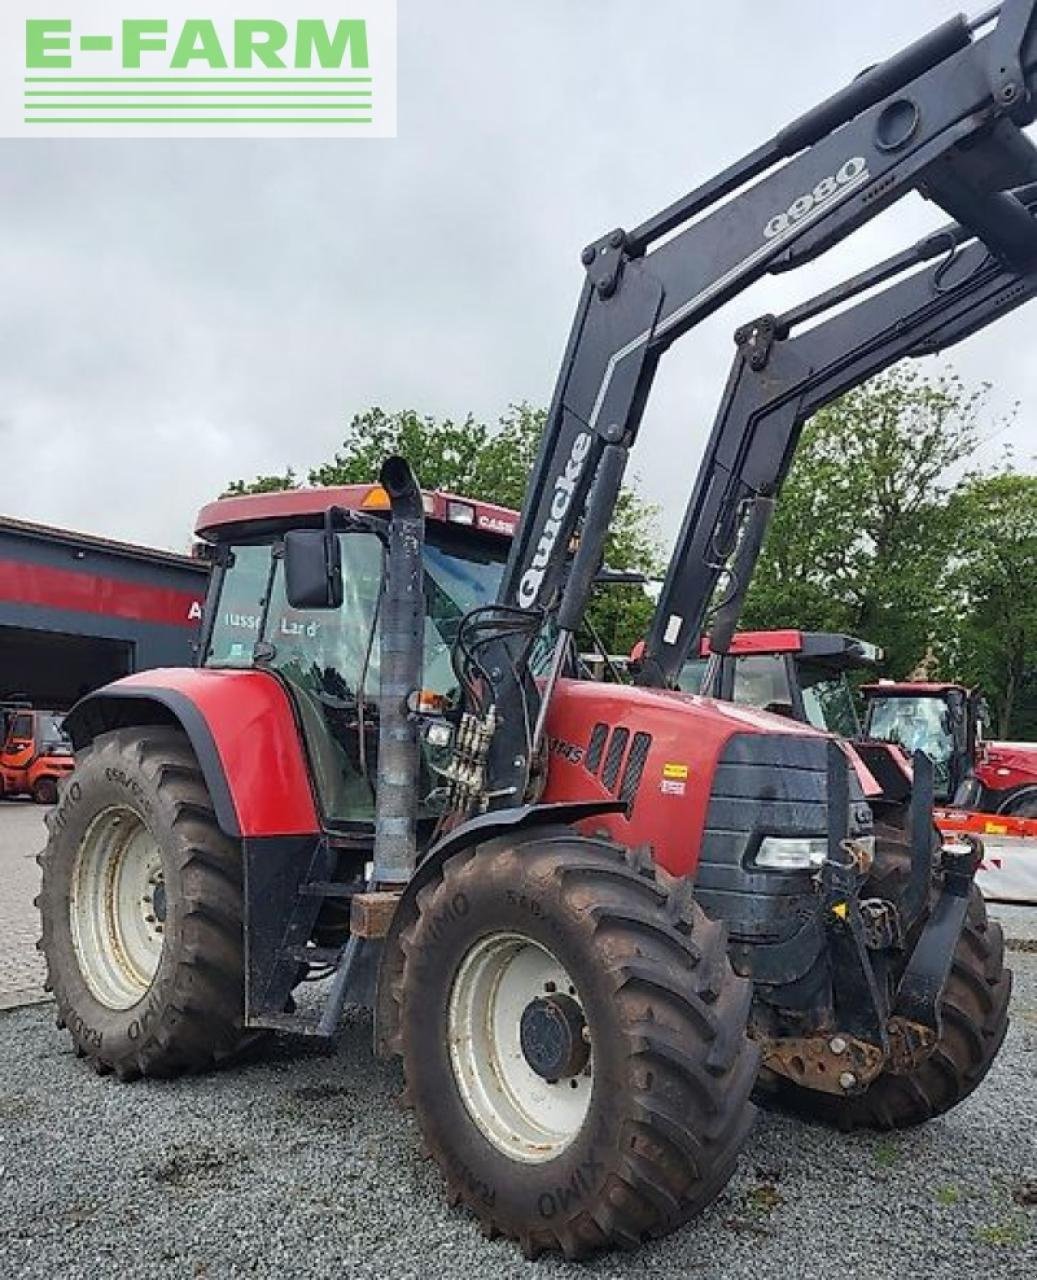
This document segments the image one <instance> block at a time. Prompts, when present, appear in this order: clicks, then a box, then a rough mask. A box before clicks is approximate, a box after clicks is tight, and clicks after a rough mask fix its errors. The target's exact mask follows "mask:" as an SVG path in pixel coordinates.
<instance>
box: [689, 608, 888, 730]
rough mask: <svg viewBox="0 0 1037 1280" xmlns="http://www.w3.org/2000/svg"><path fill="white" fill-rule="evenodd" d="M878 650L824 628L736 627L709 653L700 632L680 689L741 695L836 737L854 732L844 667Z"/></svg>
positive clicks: (868, 661)
mask: <svg viewBox="0 0 1037 1280" xmlns="http://www.w3.org/2000/svg"><path fill="white" fill-rule="evenodd" d="M881 659H882V650H881V649H879V648H877V647H876V646H875V645H872V644H868V643H867V642H866V641H864V640H857V639H855V638H854V637H853V636H844V635H839V634H836V633H833V632H828V631H794V630H782V631H743V632H740V633H738V634H736V635H735V636H734V637H733V639H732V641H731V645H730V648H729V649H728V651H727V653H724V654H713V653H711V650H710V647H709V641H708V639H706V638H705V637H703V639H702V641H701V643H700V645H699V653H698V656H697V657H695V658H689V659H688V661H687V662H686V663H685V664H684V667H683V669H682V671H681V674H680V677H679V685H680V688H681V689H683V690H684V691H685V692H686V693H700V694H702V695H703V696H704V697H709V698H721V699H723V700H724V701H725V702H742V703H746V704H748V705H749V706H753V707H760V708H761V709H762V710H764V711H770V712H772V713H773V714H777V715H784V716H790V717H791V718H792V719H794V720H800V721H802V722H803V723H805V724H812V725H813V726H814V727H815V728H817V729H824V730H827V731H828V732H831V733H837V734H839V736H840V737H843V738H859V737H860V736H861V724H860V719H859V717H858V715H857V707H856V703H855V700H854V694H853V689H852V687H851V685H850V682H849V680H848V679H847V676H846V673H847V672H848V671H855V670H859V669H860V668H867V667H873V666H874V665H875V664H876V663H878V662H880V661H881Z"/></svg>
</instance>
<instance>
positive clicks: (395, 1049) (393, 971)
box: [374, 800, 626, 1058]
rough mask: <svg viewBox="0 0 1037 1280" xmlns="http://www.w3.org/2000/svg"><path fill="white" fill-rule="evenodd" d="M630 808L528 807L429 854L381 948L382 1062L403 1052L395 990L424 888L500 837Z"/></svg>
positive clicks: (496, 817)
mask: <svg viewBox="0 0 1037 1280" xmlns="http://www.w3.org/2000/svg"><path fill="white" fill-rule="evenodd" d="M625 808H626V805H625V804H624V803H623V802H622V801H618V800H593V801H587V802H582V803H581V802H576V803H572V802H563V803H560V804H526V805H520V806H518V807H517V808H514V809H498V810H496V811H495V812H492V813H484V814H481V815H480V816H479V817H478V818H472V819H471V820H470V821H468V822H464V823H462V824H461V825H460V826H459V827H456V828H455V829H454V830H453V831H451V832H450V833H449V835H447V836H446V837H445V838H444V839H443V840H441V841H440V842H439V843H438V844H436V845H434V846H433V847H432V848H431V849H430V850H429V852H428V853H427V854H426V856H425V858H424V859H423V861H422V863H421V865H420V866H419V867H418V869H417V871H415V873H414V875H413V876H412V877H411V879H410V881H409V882H408V884H407V887H406V888H405V889H404V891H403V896H402V897H401V898H400V902H399V905H398V906H397V908H396V911H395V914H394V915H393V919H392V924H391V925H390V926H389V933H388V935H387V936H386V938H385V943H384V945H383V947H382V957H381V963H380V965H379V969H378V986H377V991H376V994H375V1011H374V1012H375V1024H374V1044H375V1052H376V1053H377V1054H378V1056H379V1057H382V1058H388V1057H391V1056H392V1055H393V1054H396V1053H399V1052H400V1047H399V1017H398V1009H397V1005H396V1001H395V1000H394V999H393V994H392V992H393V986H394V985H395V982H396V980H397V979H398V978H399V977H400V975H401V973H402V970H403V952H402V951H401V949H400V945H399V942H400V935H401V934H402V933H403V931H404V930H405V929H407V928H409V926H410V925H411V924H413V922H414V920H415V919H417V914H418V911H417V906H416V900H417V896H418V894H419V893H420V892H421V890H422V889H423V888H424V887H425V885H427V884H429V883H430V882H431V881H432V880H434V879H435V877H436V876H437V875H438V873H439V869H440V867H441V866H442V865H443V863H444V862H445V861H446V860H447V858H450V857H452V856H453V855H454V854H455V853H459V852H460V851H461V850H462V849H468V848H470V847H471V846H472V845H475V844H485V842H486V841H487V840H494V839H496V838H497V837H498V836H504V835H509V834H513V833H516V832H519V831H528V830H530V829H531V828H533V827H542V826H546V825H547V824H549V823H550V824H551V825H554V824H557V823H565V824H574V823H577V822H581V821H583V820H584V819H585V818H593V817H596V816H598V815H599V814H606V813H620V812H622V811H623V810H624V809H625Z"/></svg>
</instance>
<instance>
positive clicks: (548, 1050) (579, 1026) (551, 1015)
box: [519, 994, 590, 1082]
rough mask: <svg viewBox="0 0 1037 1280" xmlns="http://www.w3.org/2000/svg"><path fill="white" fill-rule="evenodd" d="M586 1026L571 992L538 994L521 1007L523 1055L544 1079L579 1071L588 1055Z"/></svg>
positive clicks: (567, 1077) (520, 1039)
mask: <svg viewBox="0 0 1037 1280" xmlns="http://www.w3.org/2000/svg"><path fill="white" fill-rule="evenodd" d="M585 1027H586V1023H585V1021H584V1017H583V1010H582V1009H581V1008H580V1006H579V1005H578V1004H577V1003H576V1001H575V1000H573V999H572V997H571V996H566V995H561V994H559V995H549V996H543V997H538V998H537V999H536V1000H532V1001H530V1003H529V1004H528V1005H526V1007H525V1009H524V1010H523V1011H522V1022H521V1025H520V1028H519V1043H520V1044H521V1046H522V1055H523V1057H524V1058H525V1059H526V1061H527V1062H528V1063H529V1065H530V1067H531V1068H532V1069H533V1070H534V1071H535V1072H536V1073H537V1075H538V1076H541V1077H542V1078H543V1079H544V1080H550V1081H552V1082H554V1081H556V1080H567V1079H569V1078H570V1077H571V1076H576V1075H579V1074H580V1072H581V1071H582V1070H583V1069H584V1067H585V1066H586V1065H587V1060H588V1058H589V1057H590V1045H589V1044H588V1042H587V1037H586V1036H585V1034H584V1029H585Z"/></svg>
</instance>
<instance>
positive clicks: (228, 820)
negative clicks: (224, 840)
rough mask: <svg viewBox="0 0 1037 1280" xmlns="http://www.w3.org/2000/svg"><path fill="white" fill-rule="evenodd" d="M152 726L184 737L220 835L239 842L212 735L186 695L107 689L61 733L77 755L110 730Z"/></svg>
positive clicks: (84, 704) (92, 696) (90, 698)
mask: <svg viewBox="0 0 1037 1280" xmlns="http://www.w3.org/2000/svg"><path fill="white" fill-rule="evenodd" d="M153 724H168V725H174V726H176V727H177V728H180V729H182V730H183V731H184V733H185V734H186V735H187V738H188V740H189V742H190V743H191V749H192V750H193V751H194V754H195V756H196V758H197V760H198V766H199V768H200V769H201V771H202V776H203V777H204V779H205V785H206V788H207V790H208V792H209V796H210V798H211V799H212V803H213V809H214V810H215V813H216V821H217V822H218V823H219V825H220V830H221V831H223V832H224V834H226V835H228V836H233V837H234V839H236V840H240V839H241V835H242V831H241V823H240V822H239V820H238V813H237V810H236V808H235V807H234V799H233V797H232V795H231V790H230V784H229V782H228V781H227V775H226V773H225V772H224V768H223V763H222V761H221V760H220V753H219V751H218V750H217V749H216V741H215V739H214V738H213V735H212V730H211V729H210V728H209V726H208V724H207V723H206V720H205V717H204V716H203V715H202V713H201V712H200V711H199V710H198V708H197V707H196V706H195V704H194V703H193V702H192V701H191V699H190V698H188V697H187V696H186V694H183V693H181V692H180V691H179V690H177V689H165V688H163V687H162V686H161V685H155V686H140V685H137V686H134V687H133V688H128V689H120V688H119V687H118V685H106V686H103V687H102V688H100V689H97V690H95V691H94V692H93V693H88V694H87V695H86V697H84V698H80V700H79V701H78V702H77V703H76V704H75V706H74V707H73V708H72V710H71V711H70V712H69V713H68V715H67V716H66V717H65V720H64V728H65V732H66V733H67V734H68V736H69V737H70V738H71V739H72V745H73V747H74V748H75V749H76V751H81V750H82V749H83V748H84V747H86V746H89V745H90V743H91V742H93V740H94V739H95V738H96V737H98V736H99V735H100V734H102V733H108V732H110V731H111V730H113V729H127V728H131V727H133V726H134V725H153Z"/></svg>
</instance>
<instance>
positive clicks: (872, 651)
mask: <svg viewBox="0 0 1037 1280" xmlns="http://www.w3.org/2000/svg"><path fill="white" fill-rule="evenodd" d="M729 652H730V653H732V654H734V655H736V656H740V655H745V654H761V653H800V654H802V655H803V657H805V658H815V659H816V660H817V661H819V662H826V663H828V664H829V665H831V666H838V667H873V666H875V665H876V664H877V663H879V662H881V661H882V656H883V655H882V650H881V649H880V648H879V647H878V646H877V645H874V644H869V643H868V642H867V641H866V640H858V639H857V638H856V637H855V636H844V635H841V634H840V633H838V632H834V631H795V630H791V629H787V630H783V631H739V632H736V633H735V636H734V639H733V640H732V641H731V648H730V650H729ZM709 654H710V648H709V638H708V637H707V636H703V637H702V640H701V641H700V643H699V656H700V657H702V658H708V657H709Z"/></svg>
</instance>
